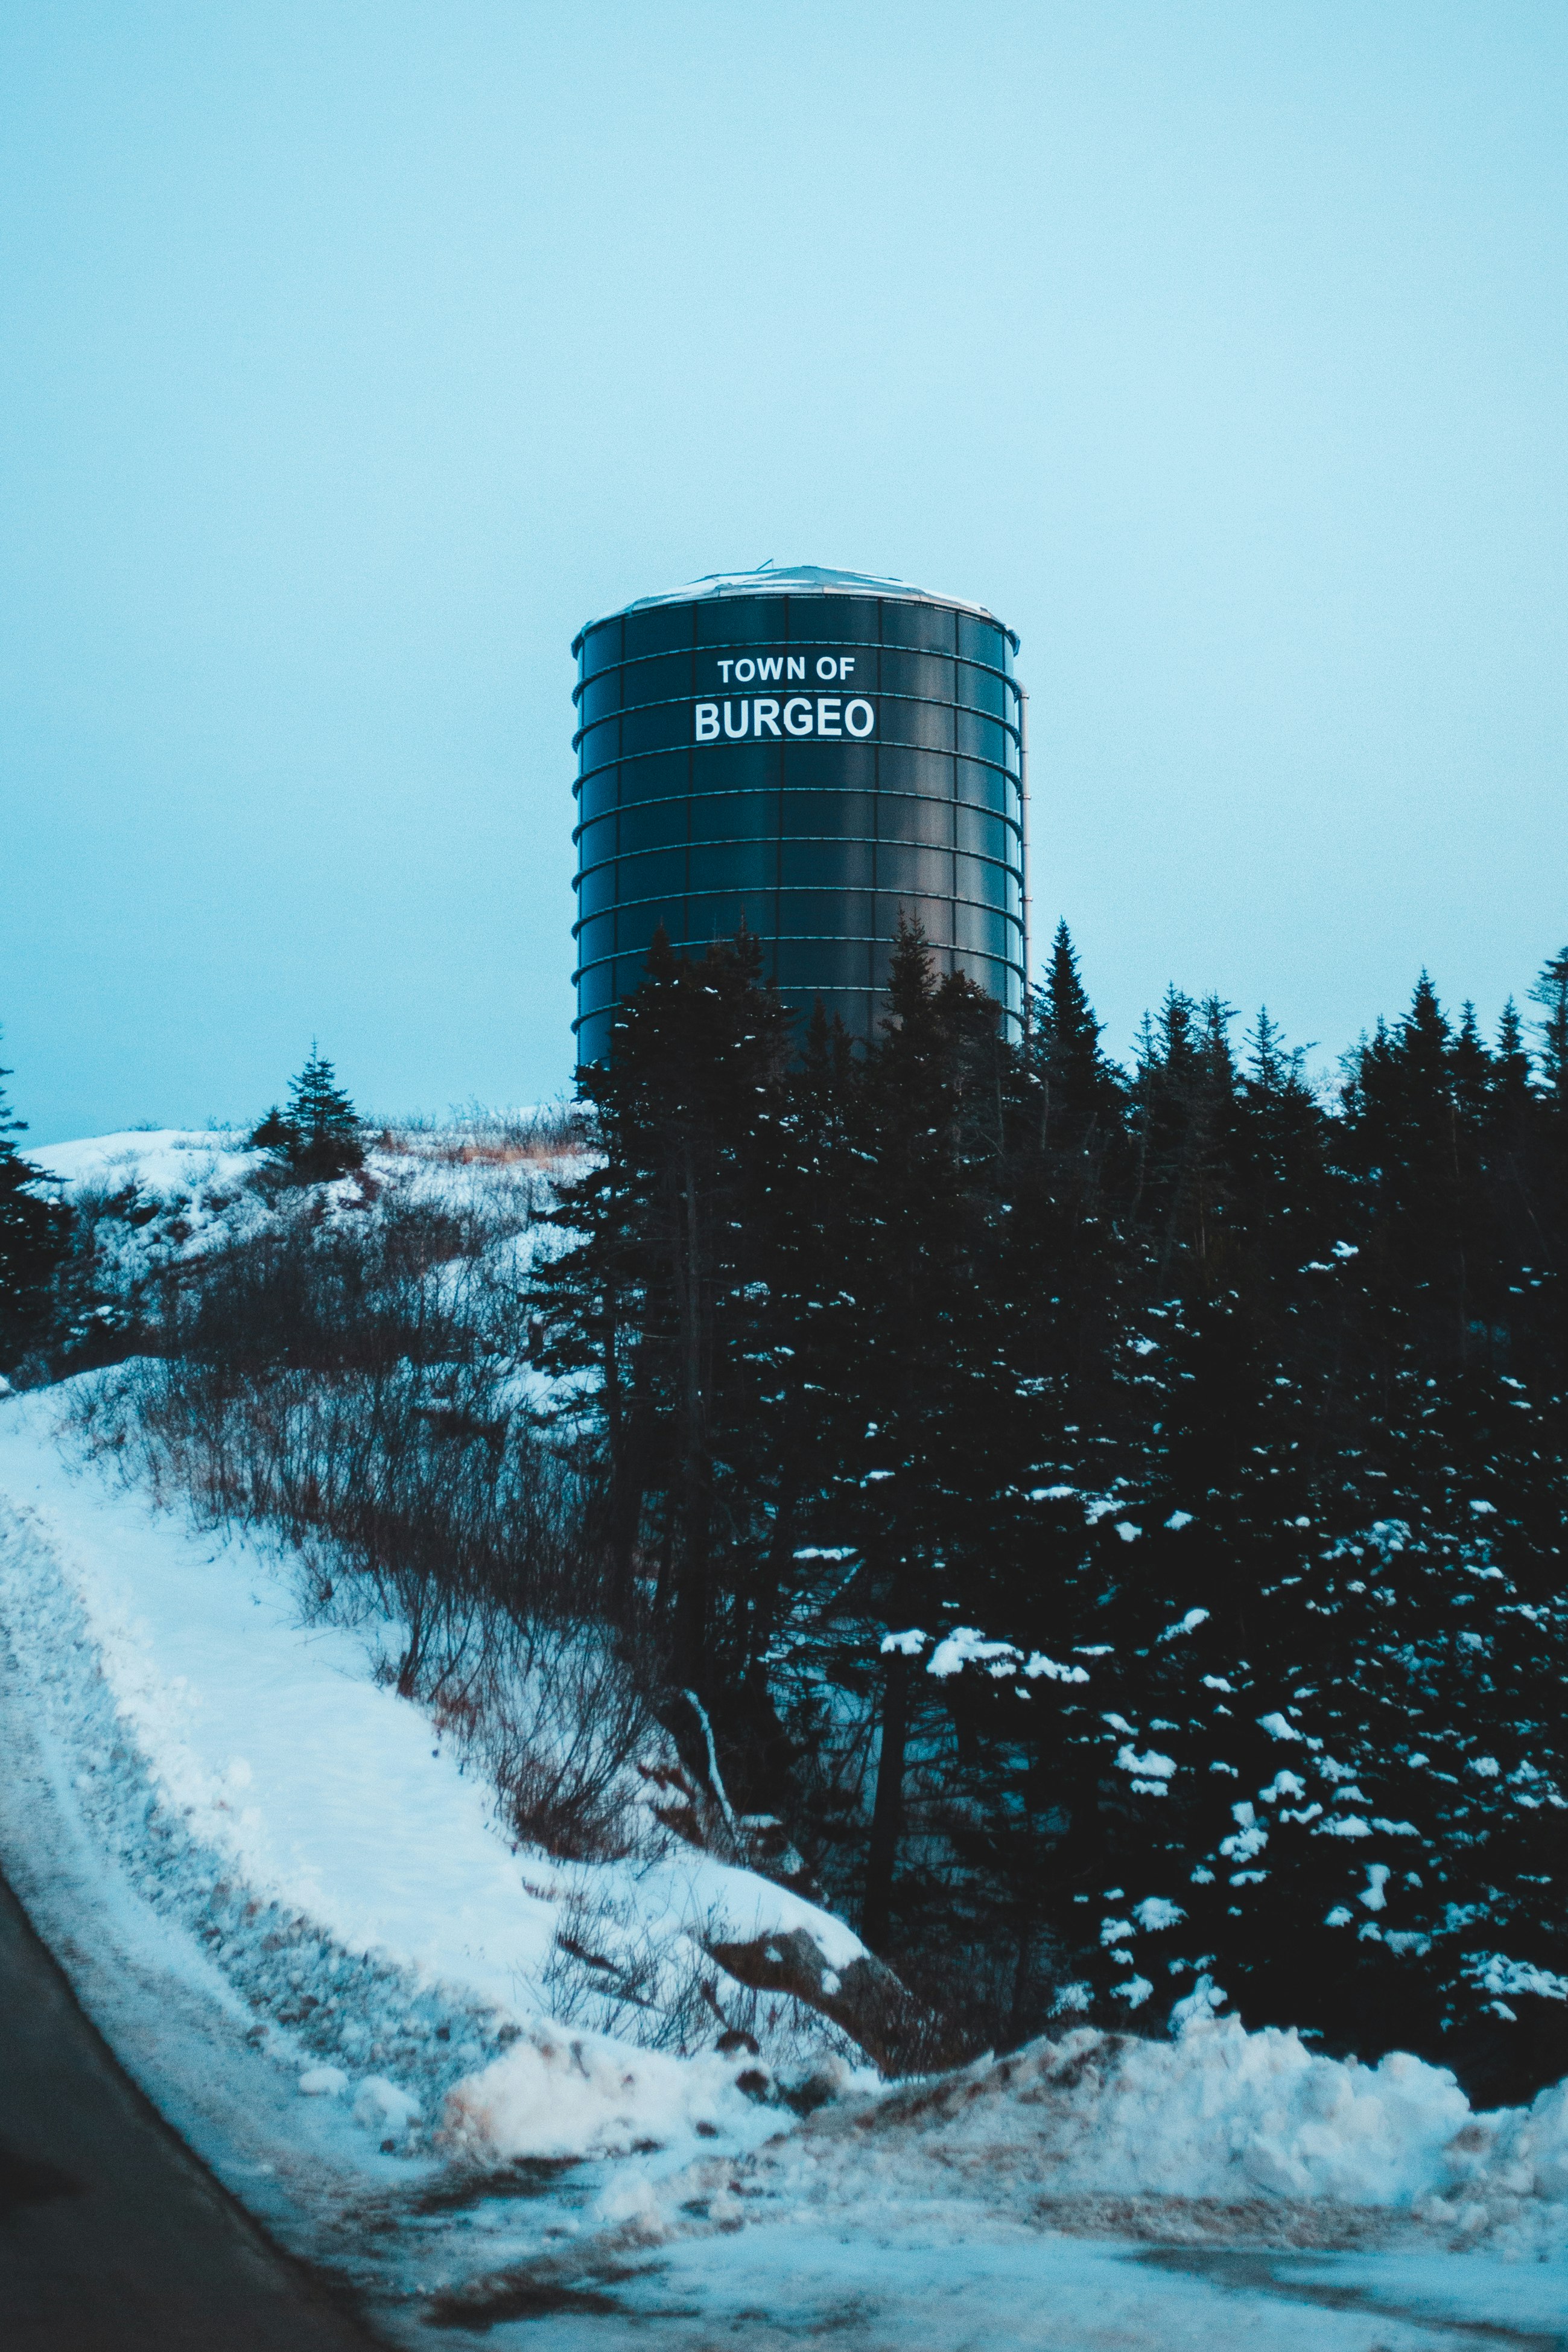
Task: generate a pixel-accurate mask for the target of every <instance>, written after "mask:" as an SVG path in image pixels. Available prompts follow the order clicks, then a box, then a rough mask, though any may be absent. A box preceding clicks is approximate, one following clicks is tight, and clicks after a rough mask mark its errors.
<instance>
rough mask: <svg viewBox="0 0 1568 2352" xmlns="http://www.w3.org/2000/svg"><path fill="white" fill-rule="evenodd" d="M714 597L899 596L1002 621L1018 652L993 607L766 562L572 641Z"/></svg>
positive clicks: (813, 567) (636, 607)
mask: <svg viewBox="0 0 1568 2352" xmlns="http://www.w3.org/2000/svg"><path fill="white" fill-rule="evenodd" d="M709 596H896V597H897V598H898V599H899V600H900V601H901V602H902V603H904V604H943V605H946V607H947V609H948V610H949V611H952V610H955V609H956V610H957V611H958V612H960V613H977V614H979V615H980V616H981V618H982V619H983V620H987V621H996V624H997V626H998V628H999V629H1004V630H1006V632H1007V635H1009V637H1010V638H1011V639H1012V646H1013V651H1014V652H1015V653H1017V651H1018V647H1019V640H1018V635H1017V633H1016V631H1014V630H1012V629H1009V628H1008V627H1007V624H1006V622H1005V621H997V616H996V614H994V613H993V612H992V611H991V610H990V609H989V607H988V605H985V604H976V603H975V601H974V599H973V598H972V597H969V596H936V595H934V594H933V593H932V592H931V591H930V589H928V588H915V587H913V586H912V585H911V584H910V583H909V582H908V581H907V580H895V579H894V577H893V576H892V574H891V573H886V574H884V573H882V572H838V571H835V570H834V569H833V567H832V566H831V564H824V563H764V564H760V565H759V566H758V569H757V570H756V571H755V572H708V573H706V576H705V577H704V578H703V579H701V580H693V581H691V582H689V583H688V584H687V585H686V586H685V587H684V588H666V589H664V591H663V593H661V594H659V595H657V596H637V597H634V598H633V599H632V603H631V604H620V605H617V607H616V609H615V611H614V612H613V613H601V614H599V615H598V617H597V619H594V620H591V621H585V622H584V623H583V625H582V626H581V628H580V630H579V631H578V633H577V635H576V636H575V637H574V638H573V639H572V644H571V649H572V652H573V653H576V651H577V649H578V647H579V646H580V645H581V643H582V641H583V639H584V637H586V636H587V635H588V633H589V631H590V630H591V629H596V628H598V627H599V625H600V624H601V622H602V621H613V620H618V619H619V618H620V617H621V614H622V613H645V612H646V611H647V610H648V608H649V607H650V606H651V605H653V604H699V603H701V602H703V601H704V600H705V599H706V598H707V597H709Z"/></svg>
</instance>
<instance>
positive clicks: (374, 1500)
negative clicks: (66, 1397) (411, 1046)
mask: <svg viewBox="0 0 1568 2352" xmlns="http://www.w3.org/2000/svg"><path fill="white" fill-rule="evenodd" d="M529 1206H530V1196H529V1193H528V1190H527V1188H525V1189H524V1191H523V1192H522V1193H521V1194H519V1192H518V1191H517V1188H516V1187H515V1186H513V1185H510V1184H508V1183H507V1181H506V1179H505V1177H504V1176H503V1178H502V1179H501V1180H500V1181H498V1182H497V1184H495V1185H489V1184H486V1185H485V1186H482V1187H464V1188H456V1187H448V1188H446V1189H445V1190H444V1191H442V1192H437V1193H436V1194H435V1195H434V1197H431V1196H428V1195H425V1196H422V1195H421V1194H420V1193H419V1192H417V1191H413V1192H403V1191H401V1190H397V1189H393V1188H389V1189H388V1191H387V1192H386V1193H385V1194H383V1195H382V1198H380V1199H379V1200H377V1201H375V1202H371V1203H369V1204H368V1205H367V1206H366V1207H365V1209H364V1211H363V1213H359V1212H351V1213H347V1214H345V1213H342V1211H341V1209H339V1210H338V1211H337V1213H329V1212H328V1211H327V1209H326V1208H325V1207H324V1204H323V1202H322V1199H321V1197H320V1196H319V1195H317V1196H314V1197H311V1196H304V1197H302V1198H301V1199H299V1200H298V1202H287V1201H286V1202H282V1203H281V1204H280V1206H279V1209H278V1213H277V1215H276V1216H275V1217H274V1218H273V1219H272V1220H271V1221H270V1222H269V1223H267V1226H266V1227H265V1229H264V1230H262V1231H260V1232H257V1233H255V1234H251V1235H250V1236H249V1237H248V1238H246V1239H243V1240H241V1241H239V1242H237V1243H235V1244H233V1245H232V1246H230V1247H228V1248H226V1249H224V1250H219V1251H213V1252H210V1253H209V1254H207V1255H204V1256H203V1257H202V1258H200V1259H198V1260H196V1261H194V1262H191V1261H185V1262H183V1263H181V1264H178V1265H172V1266H171V1267H169V1268H168V1269H166V1270H165V1271H163V1272H162V1274H161V1276H160V1277H159V1279H158V1280H157V1282H156V1283H155V1284H154V1286H152V1296H151V1297H150V1298H149V1299H148V1300H147V1301H146V1302H144V1305H143V1308H142V1320H141V1333H140V1336H141V1342H142V1345H143V1346H144V1347H146V1348H149V1349H152V1350H153V1351H155V1352H152V1353H147V1354H142V1355H141V1356H139V1357H137V1358H136V1359H134V1360H132V1361H131V1362H129V1363H126V1364H123V1365H121V1366H120V1367H119V1368H118V1369H117V1370H114V1371H112V1372H109V1373H106V1374H105V1375H104V1377H103V1378H102V1379H100V1380H99V1381H97V1382H95V1383H93V1384H92V1385H91V1386H90V1387H89V1388H88V1389H86V1390H85V1391H81V1392H80V1393H79V1395H78V1405H77V1418H78V1432H79V1435H80V1437H81V1439H82V1441H83V1442H84V1443H85V1444H87V1445H88V1446H89V1448H90V1449H91V1450H93V1451H95V1452H98V1453H101V1454H113V1455H116V1456H118V1457H120V1459H121V1460H122V1461H124V1462H125V1463H126V1465H127V1467H128V1468H131V1467H134V1468H135V1469H136V1471H137V1472H138V1473H139V1474H140V1475H143V1476H145V1477H146V1478H148V1479H149V1480H150V1482H151V1483H152V1486H153V1488H154V1491H155V1492H156V1493H158V1494H160V1495H161V1496H165V1497H169V1496H175V1495H178V1496H184V1497H187V1498H188V1499H189V1501H190V1502H191V1504H192V1505H193V1507H194V1509H195V1510H196V1512H197V1514H198V1516H199V1517H201V1518H202V1519H203V1520H204V1521H205V1522H207V1523H209V1524H216V1523H220V1522H232V1523H237V1524H239V1525H242V1526H244V1527H246V1528H249V1529H252V1530H254V1531H256V1532H258V1533H261V1534H263V1535H265V1536H267V1537H269V1538H273V1539H275V1540H277V1541H278V1542H279V1543H280V1544H281V1545H283V1546H285V1547H287V1548H288V1549H289V1550H290V1551H291V1553H292V1554H293V1556H294V1559H295V1564H296V1572H297V1576H298V1591H299V1599H300V1602H301V1606H302V1607H303V1609H304V1610H305V1611H306V1612H307V1613H308V1614H310V1615H316V1616H322V1617H330V1618H333V1619H336V1620H338V1621H340V1622H343V1621H347V1622H370V1623H373V1624H374V1625H375V1627H376V1628H377V1631H378V1635H379V1638H380V1641H381V1643H382V1671H383V1673H384V1675H385V1676H386V1678H387V1679H388V1681H390V1682H391V1683H392V1684H393V1685H395V1687H396V1688H397V1690H398V1691H399V1693H400V1694H401V1695H402V1696H405V1697H408V1698H411V1699H414V1700H417V1701H419V1702H421V1703H422V1704H423V1705H425V1706H428V1707H429V1708H430V1709H431V1711H432V1713H433V1715H434V1718H435V1720H436V1721H437V1722H438V1723H439V1724H440V1725H441V1726H442V1727H444V1729H445V1730H446V1731H447V1732H448V1733H449V1735H450V1736H451V1737H452V1738H454V1739H455V1741H457V1742H458V1743H460V1744H461V1746H462V1747H463V1748H464V1750H465V1753H467V1754H469V1755H471V1756H472V1757H473V1759H474V1760H475V1762H476V1766H477V1767H478V1769H482V1770H483V1771H484V1772H485V1773H486V1777H488V1778H489V1779H490V1780H492V1781H493V1783H494V1785H495V1786H496V1787H497V1790H498V1791H499V1793H500V1795H501V1798H502V1801H503V1805H504V1808H505V1811H506V1815H507V1820H508V1822H509V1823H510V1825H511V1827H512V1829H513V1831H514V1832H515V1834H516V1835H517V1838H518V1840H519V1841H526V1842H528V1843H537V1844H539V1845H542V1846H544V1847H546V1848H548V1849H549V1850H550V1851H551V1852H554V1853H559V1854H564V1855H567V1856H571V1857H587V1856H595V1857H605V1858H607V1857H610V1856H612V1855H619V1854H622V1853H625V1852H627V1851H628V1850H629V1847H630V1845H631V1843H632V1841H633V1838H634V1836H635V1833H636V1827H637V1823H638V1822H639V1820H645V1818H646V1816H645V1814H642V1813H639V1812H638V1811H636V1810H635V1802H634V1801H635V1799H636V1796H637V1793H638V1790H639V1788H640V1783H639V1782H638V1780H637V1777H636V1775H635V1772H634V1771H633V1769H632V1760H633V1759H634V1758H635V1757H636V1756H637V1754H638V1752H639V1750H640V1748H642V1747H643V1744H644V1742H645V1741H646V1738H647V1737H648V1734H649V1730H650V1727H651V1721H652V1718H651V1714H650V1710H649V1706H648V1704H647V1700H646V1697H645V1696H644V1694H645V1692H646V1690H647V1689H648V1688H650V1687H652V1686H653V1682H654V1679H655V1677H654V1671H653V1664H652V1661H651V1659H650V1658H649V1657H648V1655H647V1654H645V1645H644V1644H643V1642H642V1640H641V1637H640V1633H639V1628H638V1625H637V1623H636V1622H635V1621H634V1620H633V1621H631V1622H629V1621H628V1618H627V1614H626V1612H625V1611H624V1609H622V1612H620V1614H619V1616H618V1618H617V1620H616V1622H613V1623H612V1622H611V1621H610V1619H609V1617H608V1615H607V1612H606V1609H605V1605H604V1604H605V1600H606V1594H605V1590H604V1586H603V1580H602V1577H601V1570H600V1565H599V1559H598V1554H597V1550H596V1548H595V1545H594V1543H593V1540H592V1532H591V1530H592V1525H593V1520H594V1491H593V1490H594V1477H595V1472H594V1467H593V1464H592V1462H591V1458H590V1457H588V1456H585V1455H583V1454H580V1453H579V1454H575V1455H573V1456H571V1457H569V1456H568V1455H567V1454H564V1453H562V1452H561V1451H559V1450H557V1449H556V1448H554V1447H552V1446H551V1444H549V1441H548V1440H547V1438H546V1437H545V1436H544V1435H543V1434H542V1433H540V1430H539V1429H538V1426H537V1424H536V1421H535V1419H534V1417H533V1415H532V1414H531V1413H530V1412H529V1411H528V1407H527V1394H528V1375H527V1374H526V1372H525V1371H524V1370H523V1368H522V1367H521V1366H520V1364H519V1362H518V1360H517V1356H516V1355H515V1353H514V1351H513V1344H512V1327H513V1323H514V1320H515V1308H514V1304H513V1296H512V1287H511V1267H510V1265H509V1263H508V1260H507V1246H508V1245H510V1244H515V1242H516V1240H517V1235H518V1234H519V1232H520V1231H521V1230H522V1229H523V1227H524V1224H525V1223H526V1218H527V1215H528V1209H529Z"/></svg>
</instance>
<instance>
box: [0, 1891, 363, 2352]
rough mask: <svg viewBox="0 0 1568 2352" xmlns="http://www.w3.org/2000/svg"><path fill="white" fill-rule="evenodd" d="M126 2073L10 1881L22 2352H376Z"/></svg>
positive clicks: (6, 2102)
mask: <svg viewBox="0 0 1568 2352" xmlns="http://www.w3.org/2000/svg"><path fill="white" fill-rule="evenodd" d="M375 2340H376V2339H375V2338H373V2337H372V2336H371V2335H370V2334H369V2333H368V2332H367V2331H366V2330H365V2329H364V2328H363V2327H362V2326H361V2325H360V2324H359V2323H358V2322H357V2321H356V2319H355V2318H354V2317H353V2315H351V2314H350V2312H348V2311H346V2310H343V2309H341V2308H340V2307H339V2306H338V2305H336V2304H335V2303H334V2302H333V2300H332V2299H331V2297H330V2295H329V2293H328V2292H327V2291H326V2290H325V2289H324V2288H323V2286H322V2284H320V2283H319V2281H318V2280H316V2279H315V2278H313V2277H312V2275H311V2274H310V2273H308V2271H306V2270H305V2269H303V2268H302V2267H301V2266H300V2265H299V2264H298V2263H293V2262H291V2261H289V2259H288V2258H287V2256H286V2255H284V2254H282V2253H280V2252H278V2251H277V2248H276V2247H275V2246H273V2245H272V2244H271V2243H270V2242H269V2241H268V2240H267V2238H266V2237H265V2236H264V2235H263V2233H262V2232H261V2231H259V2230H258V2229H257V2228H256V2224H255V2223H254V2222H253V2221H251V2220H250V2219H249V2217H248V2216H247V2215H246V2213H245V2212H244V2211H243V2210H242V2209H241V2208H240V2207H239V2206H238V2205H237V2204H236V2203H235V2200H234V2199H233V2198H232V2197H230V2196H229V2195H228V2193H227V2191H226V2190H225V2189H222V2188H220V2187H219V2185H218V2183H217V2182H216V2181H215V2180H214V2179H213V2177H212V2175H211V2174H210V2173H209V2172H208V2171H207V2170H206V2169H205V2168H204V2166H202V2165H201V2164H199V2163H198V2162H197V2160H196V2158H194V2157H193V2155H192V2154H191V2152H190V2150H189V2149H188V2148H187V2147H185V2145H184V2143H183V2141H182V2140H181V2139H180V2138H179V2137H177V2136H176V2135H175V2134H174V2133H173V2132H172V2131H171V2130H170V2128H169V2126H168V2125H167V2124H165V2123H164V2121H163V2119H162V2116H160V2115H159V2114H158V2112H157V2110H156V2109H155V2108H154V2107H153V2106H152V2105H151V2104H150V2103H149V2101H148V2100H147V2099H145V2098H144V2097H143V2096H142V2095H141V2092H140V2091H139V2090H138V2089H137V2087H136V2085H135V2084H133V2083H132V2082H131V2079H130V2077H129V2076H128V2075H127V2074H125V2073H124V2072H123V2071H122V2070H121V2068H120V2065H119V2064H118V2063H117V2062H116V2060H115V2057H114V2054H113V2053H112V2052H111V2051H110V2048H109V2046H108V2044H107V2043H106V2042H104V2040H103V2039H102V2037H101V2035H100V2034H99V2032H98V2031H97V2030H96V2028H95V2027H94V2026H92V2025H91V2024H90V2023H89V2021H88V2019H87V2018H86V2017H85V2016H84V2015H83V2013H82V2011H81V2010H80V2009H79V2008H78V2004H77V2001H76V1998H75V1996H74V1994H73V1993H72V1991H71V1990H70V1987H69V1985H68V1983H67V1981H66V1979H65V1978H64V1976H63V1975H62V1974H61V1972H60V1970H59V1969H58V1968H57V1965H56V1963H55V1961H54V1959H53V1958H51V1956H50V1954H49V1953H48V1952H47V1950H46V1949H45V1948H44V1946H43V1945H42V1944H41V1943H40V1942H39V1940H38V1937H37V1935H35V1933H34V1931H33V1928H32V1927H31V1925H30V1923H29V1922H28V1919H27V1916H26V1913H25V1912H24V1911H23V1909H22V1906H21V1905H20V1904H19V1903H18V1902H17V1900H16V1896H15V1895H13V1894H12V1892H11V1890H10V1888H9V1887H8V1886H7V1885H5V1882H4V1881H3V1880H0V2344H3V2345H4V2346H5V2352H369V2347H371V2345H372V2344H373V2343H374V2341H375Z"/></svg>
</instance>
